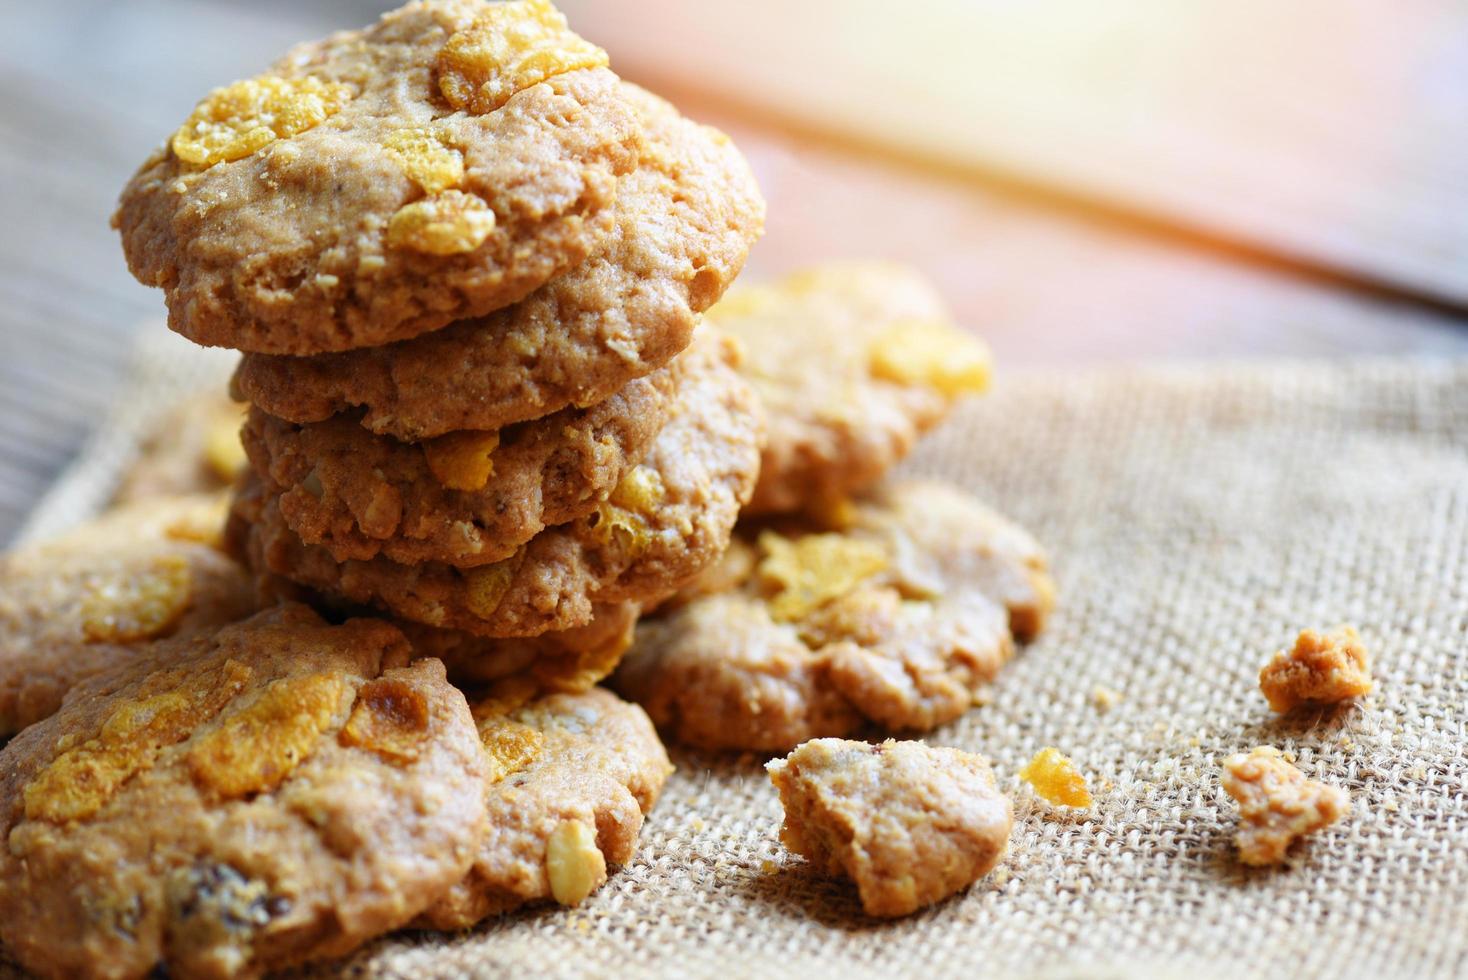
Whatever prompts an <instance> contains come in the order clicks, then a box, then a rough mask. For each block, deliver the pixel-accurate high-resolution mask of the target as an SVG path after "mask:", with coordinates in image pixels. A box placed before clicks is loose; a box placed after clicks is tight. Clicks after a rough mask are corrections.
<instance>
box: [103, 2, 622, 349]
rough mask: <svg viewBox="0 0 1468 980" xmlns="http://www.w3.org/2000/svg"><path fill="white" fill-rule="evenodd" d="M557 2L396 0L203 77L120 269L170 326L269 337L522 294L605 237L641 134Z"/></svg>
mask: <svg viewBox="0 0 1468 980" xmlns="http://www.w3.org/2000/svg"><path fill="white" fill-rule="evenodd" d="M558 18H559V14H556V13H555V12H554V10H553V9H552V8H550V7H549V4H548V3H546V2H544V0H518V2H512V3H505V4H490V3H485V2H483V0H429V2H415V3H410V4H408V5H407V6H405V7H402V8H400V9H398V10H395V11H392V12H390V13H388V14H386V15H385V16H384V17H383V18H382V19H381V20H380V21H379V22H378V23H377V24H375V25H373V26H371V27H369V28H366V29H365V30H362V31H348V32H342V33H339V34H334V35H332V36H331V37H328V38H326V39H324V40H321V41H317V42H313V43H309V44H304V45H300V46H298V47H296V48H295V49H293V50H292V51H291V52H289V53H288V54H286V55H285V56H284V57H283V58H281V59H280V60H279V61H277V62H276V63H275V64H274V65H273V66H272V67H271V68H270V69H269V70H268V71H267V72H266V73H265V74H263V75H260V76H258V77H256V78H253V79H248V80H245V81H241V82H236V83H234V84H232V85H229V86H226V87H224V88H221V89H217V90H215V91H214V92H212V93H211V94H210V95H209V96H207V97H206V98H205V99H204V100H203V101H201V102H200V104H199V106H198V107H197V108H196V109H195V110H194V113H193V114H192V115H191V116H190V117H189V119H188V120H186V121H185V123H184V124H183V125H182V126H181V127H180V128H179V130H178V131H177V132H176V133H175V134H174V135H173V137H172V138H171V139H170V140H169V141H168V143H167V145H166V146H165V147H164V148H163V149H162V150H161V151H159V152H158V153H156V154H155V155H154V156H153V157H152V158H151V159H150V160H149V161H148V162H147V163H145V164H144V165H143V167H142V169H141V170H139V171H138V173H137V175H136V176H134V177H133V179H132V181H131V182H130V183H129V184H128V186H127V187H126V188H125V189H124V191H123V193H122V199H121V202H120V204H119V207H118V211H117V214H116V216H115V217H114V223H115V224H116V226H117V227H118V229H119V230H120V231H121V233H122V242H123V248H124V251H125V252H126V254H127V260H128V265H129V268H131V269H132V271H133V274H134V275H135V276H137V278H138V279H139V280H140V281H141V282H143V283H145V284H148V285H155V286H160V287H162V288H163V289H164V290H165V297H166V299H167V302H168V307H169V325H170V326H171V327H172V328H173V329H174V330H176V331H178V332H179V333H181V334H183V335H184V336H186V337H188V338H190V339H191V340H194V341H196V342H198V343H203V344H209V345H215V346H226V347H234V348H237V349H240V350H250V351H264V352H270V353H277V354H297V355H300V354H313V353H319V352H322V351H333V350H347V349H351V348H355V347H361V346H366V345H372V344H382V343H387V342H389V341H393V340H399V339H402V338H405V337H412V336H415V335H417V334H420V333H423V332H425V331H429V330H434V329H437V328H439V327H442V326H444V325H445V324H447V323H449V322H450V321H452V320H456V319H461V318H463V317H471V316H483V315H485V314H487V313H489V312H491V311H493V310H495V309H498V308H500V307H503V306H506V305H508V304H510V303H513V302H515V301H517V300H519V299H521V298H523V297H524V296H525V295H526V294H528V293H530V292H531V291H533V290H534V289H536V288H537V287H539V286H541V285H542V284H544V283H545V282H546V281H547V280H549V279H550V278H552V277H553V276H555V275H556V274H558V273H560V272H563V271H564V270H566V269H568V268H570V267H571V266H573V265H575V264H576V263H578V262H580V261H581V260H583V259H585V258H586V257H587V256H588V255H590V254H591V253H592V252H593V251H594V250H596V249H597V248H598V247H600V246H601V245H603V244H604V243H605V241H606V240H607V236H608V235H609V234H610V233H611V231H612V226H613V211H612V206H613V203H614V201H615V199H616V180H617V177H618V176H619V175H621V174H624V173H626V172H627V171H628V170H629V169H630V168H631V167H632V166H633V164H634V163H635V161H636V156H637V153H638V150H639V147H640V145H641V137H640V135H639V132H638V125H637V122H636V120H635V118H634V116H633V113H632V111H631V109H630V107H629V106H628V105H627V104H626V101H625V100H624V99H623V98H622V97H621V95H620V92H619V89H618V81H617V78H616V76H615V75H613V74H612V73H611V72H610V71H608V70H607V69H606V68H605V67H604V66H605V64H606V58H605V54H604V53H602V52H600V51H599V50H598V49H596V48H594V47H592V46H591V45H588V44H586V42H584V41H582V40H581V39H580V38H577V37H576V36H575V35H574V34H572V33H570V31H569V30H567V29H565V27H564V21H563V20H559V19H558ZM446 83H447V84H446ZM486 86H488V88H487V89H486ZM490 90H493V91H494V92H495V95H494V96H493V97H489V96H483V95H482V93H483V92H485V91H490ZM475 93H481V94H475Z"/></svg>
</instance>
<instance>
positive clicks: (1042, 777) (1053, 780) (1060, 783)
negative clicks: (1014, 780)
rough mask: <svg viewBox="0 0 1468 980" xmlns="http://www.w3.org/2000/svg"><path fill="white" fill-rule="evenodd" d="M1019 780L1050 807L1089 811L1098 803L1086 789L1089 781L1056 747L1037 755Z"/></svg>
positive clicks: (1046, 749) (1041, 751)
mask: <svg viewBox="0 0 1468 980" xmlns="http://www.w3.org/2000/svg"><path fill="white" fill-rule="evenodd" d="M1019 778H1020V779H1023V780H1024V781H1025V782H1027V783H1029V784H1030V785H1031V786H1032V787H1034V789H1035V793H1036V795H1038V796H1039V797H1040V799H1042V800H1044V801H1045V802H1047V803H1053V804H1056V805H1057V806H1073V807H1076V808H1077V809H1080V810H1086V809H1089V808H1090V806H1091V804H1092V803H1093V802H1094V800H1092V798H1091V791H1090V790H1089V789H1087V788H1086V777H1085V776H1084V775H1083V774H1082V773H1081V771H1080V770H1079V769H1077V768H1076V766H1075V763H1073V762H1071V761H1070V759H1069V758H1067V757H1066V756H1064V755H1062V754H1061V753H1060V750H1059V749H1057V748H1055V747H1054V746H1046V747H1045V748H1043V749H1041V750H1040V751H1039V752H1036V753H1035V757H1034V758H1033V759H1031V760H1030V761H1029V762H1028V763H1027V764H1026V765H1025V767H1024V768H1023V769H1021V770H1020V771H1019Z"/></svg>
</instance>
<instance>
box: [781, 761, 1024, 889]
mask: <svg viewBox="0 0 1468 980" xmlns="http://www.w3.org/2000/svg"><path fill="white" fill-rule="evenodd" d="M766 768H767V769H768V771H769V773H770V781H771V782H773V783H774V784H775V788H776V789H777V790H779V792H780V802H781V804H782V805H783V806H784V808H785V823H784V825H783V826H782V827H781V828H780V840H781V841H783V842H784V844H785V846H786V847H788V848H790V850H792V851H794V852H795V853H797V854H800V855H803V856H804V857H805V858H806V859H807V860H809V861H810V862H811V863H812V864H813V865H815V866H816V867H817V868H819V869H820V870H821V871H824V872H825V873H827V874H833V875H842V876H845V877H847V878H850V879H851V880H852V881H854V882H855V883H856V888H857V892H858V893H859V895H860V896H861V904H862V908H863V909H864V910H865V911H866V913H867V914H868V915H873V916H884V917H892V916H902V915H908V914H910V913H912V912H915V911H917V910H918V909H920V908H922V907H923V906H925V905H931V904H932V903H934V902H937V901H939V900H940V899H943V898H947V897H948V896H949V895H952V894H953V893H954V892H957V891H959V890H960V889H963V888H966V887H967V886H969V885H970V884H972V883H973V882H975V881H977V880H979V879H980V878H982V877H983V876H984V875H986V874H988V873H989V871H990V870H991V869H992V868H993V867H994V865H995V863H996V862H998V860H999V857H1000V856H1001V855H1002V854H1003V853H1004V849H1005V846H1006V844H1007V842H1008V840H1009V831H1010V827H1011V825H1012V823H1013V817H1012V814H1011V811H1010V806H1009V800H1008V798H1007V797H1005V796H1004V794H1003V793H1001V792H999V789H998V787H997V786H996V785H995V782H994V774H993V772H992V771H990V769H989V764H988V763H987V762H986V761H985V760H984V759H983V758H982V757H980V756H977V755H974V754H972V753H968V752H961V751H959V750H958V749H949V748H934V747H932V746H928V745H925V744H923V743H922V742H912V741H907V742H899V741H893V740H891V739H889V740H887V741H885V742H883V743H881V744H880V745H870V744H868V743H866V742H853V741H848V740H845V739H838V738H821V739H814V740H812V741H809V742H806V743H804V744H802V745H800V746H798V747H797V748H796V749H795V751H794V752H791V753H790V755H788V756H786V757H785V758H784V759H776V760H774V761H773V762H770V763H769V764H768V765H767V766H766Z"/></svg>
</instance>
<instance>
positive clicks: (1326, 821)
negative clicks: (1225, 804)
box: [1223, 746, 1351, 865]
mask: <svg viewBox="0 0 1468 980" xmlns="http://www.w3.org/2000/svg"><path fill="white" fill-rule="evenodd" d="M1223 788H1224V789H1225V790H1226V791H1227V792H1228V795H1229V796H1232V797H1233V798H1234V799H1235V800H1237V801H1238V804H1239V819H1240V822H1241V824H1242V826H1241V827H1240V828H1239V832H1238V834H1237V836H1235V838H1234V840H1235V841H1236V842H1237V844H1238V847H1239V860H1241V861H1243V862H1244V863H1245V864H1253V865H1263V864H1277V863H1279V862H1280V861H1283V860H1284V857H1285V852H1286V851H1288V850H1289V847H1290V845H1291V844H1293V843H1294V842H1295V841H1296V840H1298V839H1299V838H1301V837H1304V836H1306V835H1307V834H1312V833H1314V832H1315V831H1317V830H1320V829H1321V828H1322V827H1328V826H1330V825H1331V824H1333V823H1335V822H1336V821H1337V820H1339V819H1340V818H1341V817H1343V816H1345V814H1346V812H1347V811H1348V810H1349V809H1350V806H1351V798H1350V796H1349V794H1347V793H1346V791H1345V790H1343V789H1340V788H1338V787H1335V786H1328V785H1326V784H1325V783H1319V782H1315V781H1314V780H1310V779H1306V778H1305V774H1304V773H1302V772H1300V770H1298V769H1296V768H1295V767H1294V766H1292V765H1290V764H1289V763H1288V762H1286V761H1285V759H1284V756H1283V755H1282V754H1281V753H1280V751H1279V750H1278V749H1276V748H1272V747H1270V746H1260V747H1259V748H1256V749H1254V750H1253V751H1251V752H1248V753H1242V752H1241V753H1238V754H1237V755H1231V756H1229V757H1228V758H1227V759H1225V760H1224V763H1223Z"/></svg>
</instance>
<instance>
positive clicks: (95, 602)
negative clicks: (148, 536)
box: [81, 555, 193, 643]
mask: <svg viewBox="0 0 1468 980" xmlns="http://www.w3.org/2000/svg"><path fill="white" fill-rule="evenodd" d="M192 586H193V582H192V578H191V576H190V573H189V564H188V562H187V561H186V560H185V559H184V558H183V557H182V556H181V555H160V556H159V557H158V558H156V559H154V560H153V561H152V562H151V563H150V564H149V566H148V567H147V568H146V569H143V570H142V571H139V572H137V573H135V574H133V575H132V576H131V577H128V578H123V577H121V576H118V575H116V574H113V575H107V574H105V573H104V574H103V575H99V576H98V580H95V581H93V582H92V583H91V585H90V589H89V591H88V592H87V595H86V597H85V598H84V599H83V600H82V604H81V614H82V635H83V636H85V637H86V639H87V641H88V642H89V643H132V642H134V641H137V640H149V639H153V638H154V637H158V636H162V635H163V634H164V633H166V632H168V630H170V629H171V628H172V627H173V626H175V625H176V624H177V623H178V621H179V619H181V618H182V617H183V614H184V613H185V612H186V611H187V610H188V608H189V601H190V599H191V598H192V595H193V588H192Z"/></svg>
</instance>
